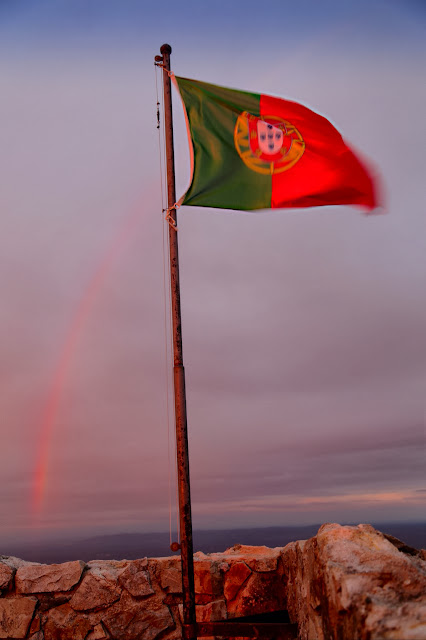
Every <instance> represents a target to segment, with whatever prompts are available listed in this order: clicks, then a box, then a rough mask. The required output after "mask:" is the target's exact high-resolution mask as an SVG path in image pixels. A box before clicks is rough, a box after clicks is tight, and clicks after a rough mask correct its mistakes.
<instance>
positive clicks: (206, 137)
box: [175, 77, 378, 210]
mask: <svg viewBox="0 0 426 640" xmlns="http://www.w3.org/2000/svg"><path fill="white" fill-rule="evenodd" d="M175 81H176V83H177V86H178V89H179V92H180V95H181V97H182V101H183V104H184V108H185V112H186V120H187V126H188V135H189V137H190V149H191V165H192V168H191V173H192V175H191V184H190V186H189V188H188V190H187V192H186V193H185V194H184V196H183V197H182V198H181V200H180V204H185V205H193V206H199V207H218V208H224V209H240V210H251V209H266V208H273V209H275V208H293V207H316V206H321V205H336V204H352V205H358V206H361V207H363V208H365V209H367V210H372V209H374V208H375V207H376V206H378V202H377V194H376V185H375V184H374V180H373V178H372V175H371V172H370V171H369V170H368V169H367V168H366V167H365V166H364V163H363V162H362V161H361V160H360V159H359V158H358V157H357V155H356V154H355V153H354V152H353V151H352V150H351V149H350V148H349V146H348V145H347V144H346V142H345V141H344V140H343V138H342V136H341V135H340V133H339V132H338V131H337V130H336V129H335V127H334V126H333V125H332V124H331V123H330V122H329V121H328V120H327V119H326V118H324V117H323V116H320V115H319V114H317V113H315V112H314V111H312V110H311V109H308V108H307V107H305V106H303V105H302V104H298V103H297V102H292V101H290V100H283V99H280V98H275V97H272V96H268V95H263V94H255V93H249V92H247V91H237V90H235V89H228V88H225V87H220V86H217V85H213V84H208V83H206V82H200V81H198V80H189V79H187V78H180V77H176V78H175Z"/></svg>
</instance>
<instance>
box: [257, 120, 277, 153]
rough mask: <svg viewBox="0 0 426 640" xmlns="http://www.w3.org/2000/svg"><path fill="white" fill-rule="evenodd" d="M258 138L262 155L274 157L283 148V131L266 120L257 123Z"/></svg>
mask: <svg viewBox="0 0 426 640" xmlns="http://www.w3.org/2000/svg"><path fill="white" fill-rule="evenodd" d="M257 136H258V144H259V148H260V150H261V151H262V153H266V154H268V155H273V154H274V153H277V151H279V150H280V149H281V147H282V146H283V141H284V135H283V132H282V131H281V129H279V128H278V127H274V125H273V124H270V123H269V122H265V121H264V120H258V121H257Z"/></svg>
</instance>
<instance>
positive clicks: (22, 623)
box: [0, 597, 37, 638]
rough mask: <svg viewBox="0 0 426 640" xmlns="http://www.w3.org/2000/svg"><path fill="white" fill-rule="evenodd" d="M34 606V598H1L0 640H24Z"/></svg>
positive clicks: (35, 602)
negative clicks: (14, 639)
mask: <svg viewBox="0 0 426 640" xmlns="http://www.w3.org/2000/svg"><path fill="white" fill-rule="evenodd" d="M36 604H37V600H36V598H22V597H20V598H17V597H16V598H2V599H1V600H0V638H25V636H26V635H27V632H28V628H29V626H30V624H31V620H32V617H33V614H34V609H35V607H36Z"/></svg>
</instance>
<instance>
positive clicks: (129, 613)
mask: <svg viewBox="0 0 426 640" xmlns="http://www.w3.org/2000/svg"><path fill="white" fill-rule="evenodd" d="M102 622H103V624H104V626H105V627H106V628H107V629H108V631H109V633H110V634H111V635H112V637H113V638H114V640H140V638H143V640H154V638H156V637H157V636H158V635H159V634H160V633H162V632H163V631H165V630H166V629H169V628H170V627H172V625H173V624H174V622H173V618H172V616H171V613H170V610H169V608H168V607H167V606H166V605H164V604H163V602H162V599H161V597H159V596H152V598H149V599H148V600H146V601H144V600H142V601H141V600H134V599H133V598H132V596H130V594H128V593H127V592H126V591H123V593H122V596H121V599H120V601H119V602H116V603H115V604H113V605H112V607H110V608H109V609H108V611H107V612H106V613H105V617H104V618H103V620H102Z"/></svg>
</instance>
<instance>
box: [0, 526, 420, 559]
mask: <svg viewBox="0 0 426 640" xmlns="http://www.w3.org/2000/svg"><path fill="white" fill-rule="evenodd" d="M319 526H320V525H319V524H314V525H305V526H299V527H268V528H261V527H259V528H255V529H219V530H199V531H194V551H204V553H212V552H215V551H224V550H225V549H227V548H229V547H231V546H232V545H234V544H247V545H265V546H267V547H283V546H285V545H286V544H288V543H289V542H292V541H293V540H304V539H307V538H310V537H312V536H314V535H315V534H316V532H317V531H318V528H319ZM373 526H375V528H376V529H378V530H379V531H382V532H383V533H388V534H391V535H393V536H395V537H396V538H398V539H399V540H402V541H403V542H405V543H406V544H407V545H410V546H413V547H415V548H417V549H420V548H425V547H426V523H425V522H409V523H407V522H388V523H381V524H374V523H373ZM173 540H175V538H173ZM0 555H13V556H17V557H19V558H23V559H25V560H30V561H33V562H42V563H56V562H66V561H68V560H84V561H86V562H87V561H89V560H100V559H118V560H120V559H124V558H126V559H128V560H134V559H136V558H142V557H145V556H148V557H157V556H169V555H172V552H171V551H170V537H169V533H168V532H158V533H119V534H113V535H103V536H94V537H91V538H80V539H75V540H57V541H53V542H52V541H50V542H46V541H44V542H40V543H37V542H25V543H24V542H16V543H8V544H7V545H2V547H1V548H0Z"/></svg>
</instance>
